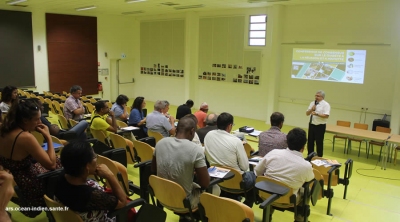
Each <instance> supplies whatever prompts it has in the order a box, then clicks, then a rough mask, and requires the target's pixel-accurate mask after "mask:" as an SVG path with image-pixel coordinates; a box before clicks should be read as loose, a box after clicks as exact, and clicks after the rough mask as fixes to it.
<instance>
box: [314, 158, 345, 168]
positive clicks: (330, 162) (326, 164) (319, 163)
mask: <svg viewBox="0 0 400 222" xmlns="http://www.w3.org/2000/svg"><path fill="white" fill-rule="evenodd" d="M311 163H313V164H314V165H315V166H324V167H330V166H341V164H340V163H339V162H338V161H337V160H312V161H311Z"/></svg>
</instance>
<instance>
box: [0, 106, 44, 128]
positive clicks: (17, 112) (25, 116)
mask: <svg viewBox="0 0 400 222" xmlns="http://www.w3.org/2000/svg"><path fill="white" fill-rule="evenodd" d="M40 115H41V113H40V105H39V104H37V103H36V102H35V100H21V101H20V102H19V103H18V104H15V105H13V106H11V108H10V110H9V111H8V113H7V115H6V117H5V118H4V120H3V124H2V125H1V128H0V134H1V136H4V135H5V134H7V133H8V132H10V131H12V130H13V129H15V128H17V127H20V128H21V129H23V130H26V131H33V130H35V129H36V127H37V125H38V124H40V123H41V121H40Z"/></svg>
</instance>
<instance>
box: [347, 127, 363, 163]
mask: <svg viewBox="0 0 400 222" xmlns="http://www.w3.org/2000/svg"><path fill="white" fill-rule="evenodd" d="M354 128H356V129H362V130H368V124H364V123H354ZM351 141H356V142H359V143H360V145H359V146H358V156H360V151H361V143H362V142H365V152H366V153H367V156H368V143H367V140H365V139H359V138H351V137H349V138H348V143H349V144H348V149H350V150H351ZM347 153H349V151H348V150H347Z"/></svg>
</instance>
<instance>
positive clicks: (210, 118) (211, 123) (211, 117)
mask: <svg viewBox="0 0 400 222" xmlns="http://www.w3.org/2000/svg"><path fill="white" fill-rule="evenodd" d="M217 118H218V114H215V113H210V114H208V115H207V118H206V121H205V124H206V126H205V127H203V128H201V129H198V130H197V132H196V133H197V135H198V136H199V140H200V142H201V143H202V144H204V137H206V135H207V133H208V132H210V131H211V130H216V129H218V127H217Z"/></svg>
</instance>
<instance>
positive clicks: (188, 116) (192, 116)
mask: <svg viewBox="0 0 400 222" xmlns="http://www.w3.org/2000/svg"><path fill="white" fill-rule="evenodd" d="M184 117H187V118H191V119H192V120H193V121H194V122H195V123H196V130H197V123H198V120H197V118H196V116H195V115H193V114H187V115H186V116H184Z"/></svg>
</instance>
